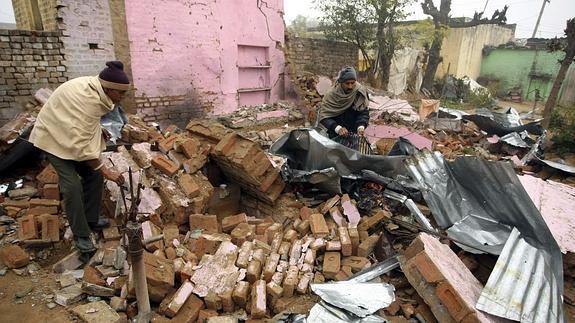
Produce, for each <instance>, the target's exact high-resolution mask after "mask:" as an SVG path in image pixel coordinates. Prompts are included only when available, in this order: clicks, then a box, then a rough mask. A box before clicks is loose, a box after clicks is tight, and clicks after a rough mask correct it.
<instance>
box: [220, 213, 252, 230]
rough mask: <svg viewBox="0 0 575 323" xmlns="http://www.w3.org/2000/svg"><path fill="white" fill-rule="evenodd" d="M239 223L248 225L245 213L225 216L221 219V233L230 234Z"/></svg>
mask: <svg viewBox="0 0 575 323" xmlns="http://www.w3.org/2000/svg"><path fill="white" fill-rule="evenodd" d="M240 223H248V216H247V215H246V214H245V213H240V214H236V215H231V216H227V217H225V218H223V219H222V231H223V232H225V233H230V232H232V230H233V229H234V228H235V227H236V226H237V225H238V224H240Z"/></svg>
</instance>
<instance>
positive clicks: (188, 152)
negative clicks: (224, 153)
mask: <svg viewBox="0 0 575 323" xmlns="http://www.w3.org/2000/svg"><path fill="white" fill-rule="evenodd" d="M179 148H180V151H181V152H182V153H183V154H184V155H185V156H186V157H188V158H194V156H196V154H197V153H199V152H200V142H199V141H198V140H197V139H195V138H190V139H188V140H185V141H184V142H182V143H181V144H180V146H179Z"/></svg>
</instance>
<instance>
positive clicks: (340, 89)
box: [319, 66, 369, 138]
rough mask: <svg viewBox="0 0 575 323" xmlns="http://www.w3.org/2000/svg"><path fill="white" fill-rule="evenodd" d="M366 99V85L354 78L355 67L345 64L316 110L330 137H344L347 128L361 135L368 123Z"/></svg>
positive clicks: (347, 132)
mask: <svg viewBox="0 0 575 323" xmlns="http://www.w3.org/2000/svg"><path fill="white" fill-rule="evenodd" d="M368 99H369V98H368V94H367V89H366V88H365V86H363V85H361V84H360V83H359V82H357V73H356V72H355V69H354V68H353V67H351V66H346V67H344V68H343V69H342V70H341V71H340V72H339V76H338V78H337V82H336V84H335V86H334V87H333V88H332V89H331V90H330V91H329V92H328V93H326V95H325V96H324V97H323V100H322V102H321V106H320V110H319V121H320V123H321V125H322V126H324V127H325V128H326V129H327V131H328V135H329V137H330V138H334V137H336V136H342V137H346V136H348V135H349V133H350V132H352V133H357V134H358V135H360V136H363V134H364V132H365V128H366V127H367V124H368V123H369V109H368V104H369V102H368Z"/></svg>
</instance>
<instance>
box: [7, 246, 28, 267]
mask: <svg viewBox="0 0 575 323" xmlns="http://www.w3.org/2000/svg"><path fill="white" fill-rule="evenodd" d="M0 260H2V262H3V263H4V265H6V267H8V268H10V269H12V268H20V267H24V266H26V265H28V263H29V262H30V259H29V258H28V254H27V253H26V252H25V251H24V250H23V249H22V248H20V247H19V246H17V245H9V246H7V247H4V248H2V249H0Z"/></svg>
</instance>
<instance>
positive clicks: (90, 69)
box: [45, 0, 115, 78]
mask: <svg viewBox="0 0 575 323" xmlns="http://www.w3.org/2000/svg"><path fill="white" fill-rule="evenodd" d="M45 1H46V0H45ZM48 1H51V0H48ZM57 15H58V16H57V18H58V20H59V28H60V30H61V31H62V34H63V35H64V37H63V38H62V40H63V42H64V48H65V49H66V67H67V75H68V77H69V78H75V77H79V76H86V75H97V74H98V73H99V72H100V71H101V70H102V68H104V67H105V65H104V63H105V62H106V61H110V60H114V59H115V53H114V36H113V34H112V19H111V18H110V7H109V4H108V1H93V0H61V1H59V5H58V8H57ZM90 44H92V45H90ZM90 46H92V47H96V48H90Z"/></svg>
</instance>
